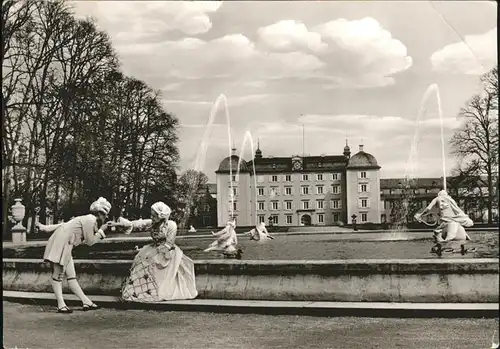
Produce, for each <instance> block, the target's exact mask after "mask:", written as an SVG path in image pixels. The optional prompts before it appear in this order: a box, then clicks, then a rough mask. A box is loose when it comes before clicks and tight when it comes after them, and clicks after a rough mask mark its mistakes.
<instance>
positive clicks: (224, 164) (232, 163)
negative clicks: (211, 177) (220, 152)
mask: <svg viewBox="0 0 500 349" xmlns="http://www.w3.org/2000/svg"><path fill="white" fill-rule="evenodd" d="M238 162H239V163H240V173H242V172H248V167H247V163H246V161H245V160H243V159H242V160H241V162H240V158H239V157H238V156H237V155H231V156H228V157H227V158H225V159H224V160H222V161H221V162H220V164H219V169H218V170H217V171H215V173H221V172H223V173H224V172H230V170H232V171H234V172H235V174H236V172H237V171H238Z"/></svg>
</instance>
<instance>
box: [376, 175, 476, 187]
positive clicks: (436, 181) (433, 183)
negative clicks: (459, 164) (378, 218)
mask: <svg viewBox="0 0 500 349" xmlns="http://www.w3.org/2000/svg"><path fill="white" fill-rule="evenodd" d="M469 179H470V178H469ZM481 180H483V181H484V183H479V184H484V185H486V178H481ZM462 182H463V183H462ZM400 183H401V184H400ZM404 183H405V178H381V179H380V189H397V188H399V187H400V185H404ZM446 183H447V185H448V187H454V186H457V184H458V185H464V186H468V185H469V183H468V181H467V179H462V178H460V177H457V176H449V177H446ZM476 184H477V181H476ZM410 187H411V188H429V189H435V188H442V187H443V178H442V177H434V178H415V179H412V180H411V181H410Z"/></svg>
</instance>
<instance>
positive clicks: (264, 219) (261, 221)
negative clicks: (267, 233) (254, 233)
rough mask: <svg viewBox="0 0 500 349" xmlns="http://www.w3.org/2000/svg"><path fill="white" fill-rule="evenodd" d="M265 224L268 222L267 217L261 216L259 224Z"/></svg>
mask: <svg viewBox="0 0 500 349" xmlns="http://www.w3.org/2000/svg"><path fill="white" fill-rule="evenodd" d="M265 222H266V216H264V215H259V223H265Z"/></svg>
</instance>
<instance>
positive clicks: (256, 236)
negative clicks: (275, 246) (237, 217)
mask: <svg viewBox="0 0 500 349" xmlns="http://www.w3.org/2000/svg"><path fill="white" fill-rule="evenodd" d="M245 234H246V235H250V240H255V241H261V240H270V239H272V240H274V237H273V236H271V235H270V234H269V232H268V231H267V229H266V223H264V222H260V224H259V225H257V226H256V227H255V228H253V229H252V230H250V231H249V232H247V233H245Z"/></svg>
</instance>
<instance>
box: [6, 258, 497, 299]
mask: <svg viewBox="0 0 500 349" xmlns="http://www.w3.org/2000/svg"><path fill="white" fill-rule="evenodd" d="M75 265H76V270H77V273H78V279H79V281H80V284H81V286H82V288H83V289H84V291H86V292H87V293H88V294H93V295H97V294H99V295H114V296H117V295H119V294H120V288H121V285H122V283H123V280H124V279H125V278H126V276H127V275H128V273H129V268H130V265H131V261H129V260H75ZM498 271H499V265H498V259H453V260H450V259H448V260H429V259H421V260H383V261H382V260H335V261H237V260H211V261H195V272H196V282H197V289H198V291H199V294H200V296H199V297H200V298H206V299H247V300H290V301H291V300H303V301H337V302H428V303H497V302H498V301H499V284H498V282H499V277H498V276H499V273H498ZM50 274H51V270H50V267H49V265H47V264H43V263H42V261H41V260H36V259H3V289H4V290H10V291H30V292H51V286H50V277H51V275H50ZM65 287H66V286H65ZM65 292H69V289H67V288H66V290H65Z"/></svg>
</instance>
